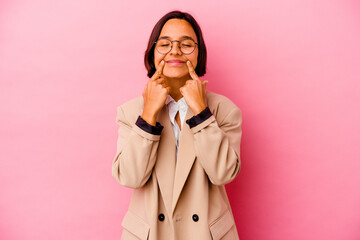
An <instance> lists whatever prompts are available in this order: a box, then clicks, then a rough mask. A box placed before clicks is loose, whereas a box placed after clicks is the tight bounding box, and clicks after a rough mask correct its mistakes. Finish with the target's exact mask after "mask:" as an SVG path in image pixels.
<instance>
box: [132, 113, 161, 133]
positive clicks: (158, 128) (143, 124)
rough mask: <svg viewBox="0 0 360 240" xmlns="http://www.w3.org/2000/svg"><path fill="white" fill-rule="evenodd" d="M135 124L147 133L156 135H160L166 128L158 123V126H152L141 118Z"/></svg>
mask: <svg viewBox="0 0 360 240" xmlns="http://www.w3.org/2000/svg"><path fill="white" fill-rule="evenodd" d="M135 124H136V125H137V126H138V127H139V128H141V129H142V130H144V131H145V132H147V133H150V134H154V135H160V134H161V131H162V130H163V128H164V127H163V126H162V125H161V124H160V123H159V122H156V126H153V125H150V124H149V123H147V122H146V121H145V120H144V119H143V118H142V117H141V116H139V117H138V119H137V120H136V123H135Z"/></svg>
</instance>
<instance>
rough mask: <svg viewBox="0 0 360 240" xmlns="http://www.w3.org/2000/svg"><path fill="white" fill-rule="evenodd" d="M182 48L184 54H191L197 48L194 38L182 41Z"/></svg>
mask: <svg viewBox="0 0 360 240" xmlns="http://www.w3.org/2000/svg"><path fill="white" fill-rule="evenodd" d="M180 48H181V51H182V52H183V53H184V54H190V53H192V52H193V51H194V49H195V42H194V41H193V40H190V39H185V40H182V41H181V42H180Z"/></svg>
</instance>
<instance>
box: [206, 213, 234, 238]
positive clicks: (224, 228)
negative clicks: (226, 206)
mask: <svg viewBox="0 0 360 240" xmlns="http://www.w3.org/2000/svg"><path fill="white" fill-rule="evenodd" d="M234 224H235V222H234V219H233V217H232V216H231V213H230V211H229V210H226V212H225V213H224V214H223V215H221V216H220V217H219V218H218V219H216V220H215V221H214V222H212V223H211V224H210V233H211V236H212V239H213V240H220V239H221V238H222V237H223V236H224V235H225V234H226V233H227V232H228V231H229V230H230V229H231V227H232V226H233V225H234Z"/></svg>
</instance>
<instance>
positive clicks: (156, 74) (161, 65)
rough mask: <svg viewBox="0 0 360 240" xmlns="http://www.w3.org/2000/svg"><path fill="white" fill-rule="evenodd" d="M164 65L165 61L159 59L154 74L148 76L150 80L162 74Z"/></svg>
mask: <svg viewBox="0 0 360 240" xmlns="http://www.w3.org/2000/svg"><path fill="white" fill-rule="evenodd" d="M164 65H165V61H164V60H161V62H160V64H159V66H158V68H157V69H156V72H155V73H154V75H152V77H151V78H150V80H151V81H153V80H155V79H158V78H159V77H160V76H161V74H162V70H163V68H164Z"/></svg>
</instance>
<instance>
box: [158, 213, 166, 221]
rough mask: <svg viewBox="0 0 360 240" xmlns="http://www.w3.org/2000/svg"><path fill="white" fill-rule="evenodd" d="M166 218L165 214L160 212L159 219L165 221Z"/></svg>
mask: <svg viewBox="0 0 360 240" xmlns="http://www.w3.org/2000/svg"><path fill="white" fill-rule="evenodd" d="M164 219H165V216H164V214H162V213H160V214H159V221H161V222H162V221H164Z"/></svg>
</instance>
